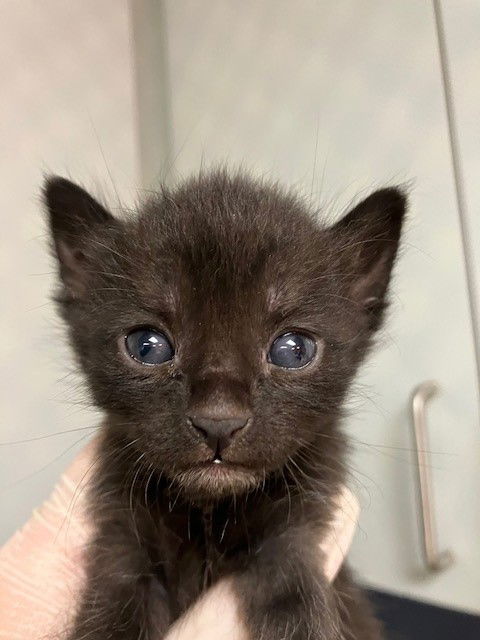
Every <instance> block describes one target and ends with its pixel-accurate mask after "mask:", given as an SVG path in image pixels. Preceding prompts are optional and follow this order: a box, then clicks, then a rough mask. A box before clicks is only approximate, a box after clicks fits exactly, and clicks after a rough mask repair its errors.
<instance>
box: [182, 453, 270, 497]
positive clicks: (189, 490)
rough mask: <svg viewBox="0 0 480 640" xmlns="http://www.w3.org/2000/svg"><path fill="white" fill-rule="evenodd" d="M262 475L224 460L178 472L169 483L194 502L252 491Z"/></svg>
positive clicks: (260, 481) (261, 479) (261, 480)
mask: <svg viewBox="0 0 480 640" xmlns="http://www.w3.org/2000/svg"><path fill="white" fill-rule="evenodd" d="M264 480H265V474H264V473H262V472H260V471H258V470H252V469H247V468H245V467H241V466H239V465H232V464H231V463H228V462H214V461H212V462H208V463H204V464H201V465H198V466H197V467H192V468H190V469H187V470H185V471H180V472H178V473H177V474H176V475H175V477H174V478H173V483H174V484H175V486H178V487H179V488H180V489H181V490H182V492H183V493H184V494H185V495H186V496H187V497H189V498H190V499H192V500H194V501H199V500H201V501H212V500H213V501H217V500H220V499H222V498H225V497H228V496H239V495H242V494H245V493H248V492H249V491H252V490H254V489H255V488H256V487H258V486H259V485H260V484H261V483H262V482H263V481H264Z"/></svg>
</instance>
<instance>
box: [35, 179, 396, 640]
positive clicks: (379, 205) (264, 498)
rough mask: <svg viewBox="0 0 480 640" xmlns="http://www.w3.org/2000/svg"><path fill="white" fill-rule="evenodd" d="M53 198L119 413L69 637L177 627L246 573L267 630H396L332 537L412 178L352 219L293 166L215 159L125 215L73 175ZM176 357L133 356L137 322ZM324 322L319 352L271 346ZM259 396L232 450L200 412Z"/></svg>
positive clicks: (58, 184)
mask: <svg viewBox="0 0 480 640" xmlns="http://www.w3.org/2000/svg"><path fill="white" fill-rule="evenodd" d="M44 198H45V203H46V207H47V210H48V214H49V220H50V227H51V230H52V238H53V246H54V249H55V253H56V256H57V257H58V260H59V272H60V278H61V285H60V288H59V291H58V295H57V300H58V304H59V308H60V311H61V314H62V316H63V318H64V319H65V321H66V322H67V325H68V328H69V332H70V337H71V341H72V344H73V347H74V350H75V353H76V355H77V357H78V360H79V363H80V364H81V367H82V369H83V371H84V373H85V375H86V379H87V382H88V384H89V388H90V390H91V394H92V397H93V399H94V402H95V404H96V405H97V406H98V407H100V408H101V409H102V410H103V411H104V413H105V422H104V425H103V427H102V436H101V437H102V440H101V445H100V447H101V448H100V462H99V465H98V468H97V469H96V472H95V478H94V483H93V485H92V487H91V490H90V498H89V499H90V509H91V513H92V518H93V520H94V522H95V527H96V533H95V539H94V540H93V542H92V544H91V547H90V549H89V554H88V568H87V574H88V582H87V586H86V588H85V591H84V594H83V599H82V602H81V603H80V604H79V607H78V612H77V615H76V619H75V622H74V626H73V629H72V630H71V632H70V635H69V638H70V640H80V639H82V640H100V639H102V640H104V639H105V638H107V637H108V638H110V639H111V640H117V639H118V640H120V639H122V640H139V639H143V640H146V639H149V638H152V639H153V638H154V637H155V638H159V637H162V635H164V634H165V633H166V631H167V629H168V628H169V626H170V625H171V624H172V622H173V621H174V620H175V619H177V618H178V617H179V616H180V615H181V614H182V613H183V612H184V611H185V610H186V609H187V608H188V607H190V606H191V605H192V603H193V602H195V600H196V599H197V598H198V596H199V595H200V593H201V592H202V590H203V589H204V588H206V587H208V585H210V584H212V583H214V582H216V581H217V580H219V579H220V578H222V577H225V576H229V577H230V578H231V579H232V581H233V585H234V588H235V590H236V592H237V594H238V597H239V599H240V606H241V612H242V617H243V620H244V622H245V624H246V626H247V629H248V631H249V633H250V637H251V638H252V640H258V639H262V640H280V638H289V639H290V638H291V639H292V640H293V639H295V640H297V639H298V640H306V639H307V638H310V639H312V640H320V639H327V638H328V640H333V639H346V638H355V639H359V640H374V639H377V638H379V637H380V631H379V628H378V625H377V623H376V621H375V620H374V619H373V618H372V616H371V614H370V613H369V609H368V606H366V604H365V602H364V601H363V598H362V595H361V594H360V592H359V591H358V590H357V589H356V587H354V586H353V583H352V582H351V580H350V578H349V576H348V571H347V569H346V568H344V569H342V571H341V572H340V574H339V576H338V577H337V578H336V580H335V581H334V583H333V584H329V583H328V582H327V580H326V579H325V578H324V577H323V575H322V571H321V562H320V558H319V552H318V550H317V549H318V540H319V539H320V538H321V535H322V532H323V531H324V530H326V528H327V526H328V522H329V520H330V518H331V515H332V509H333V506H332V503H333V499H334V497H335V496H336V495H337V493H338V492H339V490H340V487H341V485H342V483H343V482H344V481H345V464H346V462H345V455H346V441H345V438H344V436H343V434H342V431H341V428H340V424H339V423H340V420H341V417H342V407H343V404H344V400H345V397H346V394H347V392H348V389H349V385H350V383H351V380H352V378H353V377H354V375H355V372H356V371H357V368H358V366H359V365H360V363H361V362H362V360H363V359H364V357H365V355H366V353H367V351H368V349H369V347H370V345H371V342H372V337H373V335H374V333H375V331H376V330H377V329H378V328H379V327H380V325H381V322H382V319H383V316H384V310H385V308H386V303H387V292H388V283H389V279H390V272H391V269H392V266H393V263H394V260H395V257H396V254H397V249H398V245H399V238H400V232H401V226H402V220H403V217H404V212H405V196H404V195H403V193H402V192H401V191H400V190H398V189H396V188H388V189H382V190H380V191H377V192H376V193H374V194H372V195H371V196H369V197H368V198H367V199H366V200H364V201H363V202H361V203H360V204H359V205H358V206H357V207H355V208H354V209H353V210H352V211H351V212H350V213H348V214H347V215H346V216H345V217H344V218H343V219H341V220H340V222H338V223H337V224H335V225H333V226H326V225H325V224H322V223H320V222H318V221H317V220H316V217H315V216H314V215H313V213H312V212H311V211H309V210H307V208H306V206H305V204H304V203H303V202H302V201H301V200H300V199H298V198H297V197H295V196H294V195H292V194H291V193H288V192H286V191H284V190H283V189H281V188H279V187H278V186H276V185H269V184H264V183H262V182H259V181H256V180H253V179H251V178H249V177H248V176H245V175H243V174H235V175H230V174H228V173H227V172H225V171H218V172H213V173H211V174H208V175H202V176H200V177H197V178H195V179H191V180H189V181H187V182H185V183H184V184H182V185H180V186H179V187H177V188H175V189H172V190H170V189H163V190H161V191H159V193H158V194H157V195H154V196H151V197H150V198H149V199H148V200H147V201H146V202H145V203H143V204H142V205H141V206H140V207H139V212H138V214H136V215H131V214H130V215H127V216H125V217H124V218H122V219H118V218H114V217H113V216H112V215H111V214H110V213H109V212H108V211H107V209H106V208H105V207H103V206H102V205H100V204H99V203H98V202H96V201H95V200H94V199H93V198H92V197H91V196H90V195H88V194H87V193H86V192H85V191H83V189H81V188H80V187H78V186H76V185H74V184H72V183H71V182H69V181H67V180H65V179H62V178H57V177H53V178H50V179H48V180H47V182H46V185H45V190H44ZM139 326H148V327H153V328H156V329H158V330H160V331H163V332H164V333H165V334H166V335H167V336H168V337H169V339H170V341H171V343H172V344H173V345H174V348H175V357H174V359H173V360H171V361H169V362H166V363H164V364H162V365H159V366H155V367H147V366H145V365H142V364H140V363H138V362H136V361H134V360H133V359H132V358H130V357H129V356H128V354H127V353H126V351H125V343H124V336H125V335H126V334H127V333H128V331H129V330H131V329H132V328H134V327H139ZM294 330H296V331H302V332H303V333H306V334H307V335H309V336H311V337H313V338H314V339H315V340H316V342H317V355H316V357H315V359H314V360H313V361H312V362H311V364H309V365H308V366H306V367H304V368H301V369H298V370H286V369H282V368H280V367H275V366H274V365H272V364H270V363H269V362H268V360H267V358H266V353H267V352H268V349H269V346H270V344H271V343H272V341H273V340H274V339H275V337H276V336H278V335H279V334H282V333H285V332H287V331H294ZM199 414H201V415H208V416H210V418H212V419H213V420H216V419H220V418H224V417H225V416H238V415H241V416H244V417H246V418H248V422H247V426H246V427H245V428H242V429H241V430H240V431H239V433H238V434H235V437H232V439H231V441H230V444H229V446H228V447H226V448H225V450H224V451H222V464H220V465H218V464H213V462H212V450H211V449H210V448H209V447H208V445H207V443H206V441H205V439H204V438H202V435H201V434H200V433H199V430H198V429H195V428H193V426H192V422H191V420H190V419H189V418H188V416H192V415H199Z"/></svg>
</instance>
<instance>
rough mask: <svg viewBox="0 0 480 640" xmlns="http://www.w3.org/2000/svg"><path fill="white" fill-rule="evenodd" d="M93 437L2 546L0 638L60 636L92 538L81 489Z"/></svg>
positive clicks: (85, 480)
mask: <svg viewBox="0 0 480 640" xmlns="http://www.w3.org/2000/svg"><path fill="white" fill-rule="evenodd" d="M95 451H96V441H95V440H94V441H92V442H91V443H89V444H88V445H87V447H85V449H83V450H82V451H81V453H80V454H79V455H78V456H77V458H76V459H75V460H74V462H73V463H72V465H71V466H70V467H69V469H68V470H67V472H66V473H65V474H64V475H63V476H62V477H61V478H60V480H59V482H58V484H57V485H56V487H55V489H54V490H53V492H52V494H51V496H50V497H49V499H48V500H47V501H46V502H45V503H44V504H43V505H42V506H41V507H40V508H39V509H36V510H35V511H34V512H33V514H32V516H31V518H30V520H29V521H28V522H27V523H26V524H25V525H24V527H23V528H22V529H21V530H19V531H17V532H16V533H15V534H14V535H13V536H12V538H11V539H10V540H9V541H8V542H7V543H6V544H5V545H4V547H3V548H2V549H0V638H8V639H9V640H27V639H28V640H35V639H37V638H38V639H40V638H45V637H49V636H50V635H52V636H58V634H61V633H62V631H63V630H65V629H66V628H67V626H68V625H69V623H70V622H71V619H72V616H73V614H74V613H75V603H76V602H77V601H78V593H79V591H80V590H81V588H82V585H83V584H84V580H85V574H84V562H83V549H84V548H85V546H86V544H87V542H88V540H89V538H90V534H91V531H90V526H89V525H88V521H87V519H86V517H85V494H86V492H85V488H86V486H87V484H88V480H89V477H90V470H91V469H92V468H93V467H94V465H95V459H96V455H95Z"/></svg>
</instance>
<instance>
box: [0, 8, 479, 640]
mask: <svg viewBox="0 0 480 640" xmlns="http://www.w3.org/2000/svg"><path fill="white" fill-rule="evenodd" d="M440 10H441V11H440ZM0 17H1V20H0V77H1V79H2V93H1V97H0V116H1V117H0V132H1V133H0V136H1V137H0V139H1V153H0V162H1V174H0V175H1V177H2V181H3V188H2V190H1V192H0V216H1V220H2V226H3V232H2V237H1V240H0V246H1V251H0V287H1V292H2V296H1V315H0V327H1V329H2V334H3V340H2V342H1V345H0V367H1V371H0V373H1V379H2V385H1V386H0V418H1V427H0V428H1V431H0V503H1V518H0V542H2V541H4V540H6V539H7V538H8V537H9V536H10V535H11V533H12V532H13V531H14V530H15V529H16V528H17V527H18V526H20V525H21V524H22V522H24V520H25V519H26V518H27V517H28V515H29V514H30V512H31V510H32V508H33V507H34V506H35V505H37V504H38V503H39V502H40V501H41V500H42V499H43V498H44V497H46V496H47V495H48V493H49V490H50V488H51V487H52V486H53V483H54V481H55V479H56V478H57V476H58V475H59V473H60V471H61V470H62V469H63V468H64V467H65V465H66V464H67V462H68V460H69V459H70V458H71V457H72V456H73V455H74V453H75V451H76V450H77V449H78V448H79V447H81V446H83V444H84V443H85V442H86V440H87V438H88V437H89V436H90V435H91V433H93V429H90V428H88V429H85V427H94V426H95V425H96V424H97V423H98V419H99V418H98V415H97V414H96V413H95V411H93V410H92V409H91V408H90V407H89V406H88V402H86V399H85V395H84V394H83V392H82V387H81V381H80V380H79V379H78V378H77V377H76V375H75V372H74V371H73V368H72V364H71V360H70V356H69V353H68V350H67V349H66V347H65V345H64V340H63V332H62V329H61V326H60V323H59V321H57V319H56V318H55V313H54V308H53V305H52V303H51V302H50V301H49V297H50V296H51V293H52V290H53V285H54V269H53V264H52V261H51V260H50V258H49V256H48V251H47V246H48V243H47V236H46V229H45V226H44V222H43V216H42V213H41V206H40V191H41V185H42V179H43V176H44V175H45V174H46V173H59V174H61V175H64V176H67V177H71V178H72V179H74V180H76V181H79V182H81V183H82V184H83V185H84V186H86V187H87V188H89V189H90V190H92V191H93V192H94V193H96V194H97V195H100V196H102V197H104V198H106V199H107V201H108V202H110V204H111V205H112V209H113V210H114V209H115V208H116V207H119V203H120V202H122V203H123V204H125V205H127V206H131V205H132V204H133V203H134V202H135V201H136V200H137V199H138V197H139V195H141V193H142V190H143V189H151V188H155V186H156V185H158V184H159V183H160V182H161V181H164V182H165V181H166V182H174V181H175V180H176V179H178V178H181V177H184V176H186V175H188V174H190V173H191V172H196V171H198V169H199V168H200V167H204V168H205V167H208V166H211V165H215V164H218V163H228V164H229V165H232V166H239V165H242V166H244V167H246V168H249V169H251V170H252V171H253V172H254V173H256V174H261V175H265V176H267V177H271V178H272V179H279V180H281V181H282V182H284V183H287V184H289V185H293V186H295V187H296V188H297V189H298V190H299V191H300V192H301V193H303V194H305V195H306V196H307V197H309V198H311V199H312V200H313V202H314V203H315V204H316V205H317V206H318V207H319V209H320V210H323V211H326V212H327V214H328V215H329V216H330V217H331V218H333V217H335V216H339V215H340V214H341V213H342V211H343V210H344V209H345V207H347V206H348V205H349V203H351V201H352V199H354V198H355V197H359V196H364V195H366V193H367V192H368V191H369V190H371V189H374V188H377V187H378V186H379V185H383V184H399V183H400V184H407V185H408V187H409V189H410V191H411V209H410V216H409V221H408V229H407V235H406V240H405V243H404V247H403V252H402V258H401V261H400V263H399V266H398V269H397V273H396V281H395V286H394V288H395V295H394V299H393V307H392V311H391V316H390V322H389V324H388V327H387V329H386V330H385V332H384V333H383V335H382V337H381V339H380V341H379V348H378V350H377V352H376V353H375V355H374V356H373V357H372V358H370V360H369V363H368V366H367V367H366V368H365V370H364V371H363V374H362V378H361V379H360V380H359V382H358V384H357V385H356V387H355V388H354V390H353V392H352V397H351V399H350V409H351V412H350V413H351V415H350V417H349V419H348V420H347V424H346V427H347V429H348V431H349V433H350V434H351V436H352V439H353V442H354V444H355V450H354V453H353V455H352V461H351V469H352V472H351V487H352V489H353V490H354V492H355V493H356V494H357V495H358V497H359V499H360V501H361V504H362V515H361V519H360V524H359V527H358V531H357V535H356V539H355V541H354V545H353V549H352V554H351V562H352V565H353V566H354V568H355V569H356V571H357V573H358V575H359V579H360V581H361V582H362V583H364V584H365V585H366V586H368V587H369V588H371V589H372V597H374V598H375V599H376V602H377V606H378V607H379V610H380V612H381V614H382V615H383V616H385V618H386V619H387V624H388V625H389V628H390V629H391V631H390V633H391V637H397V636H396V635H395V634H399V635H398V637H405V638H417V637H418V638H420V637H421V638H443V637H445V638H453V637H461V638H463V639H465V638H470V637H472V638H473V637H479V636H478V633H479V631H478V627H476V631H473V629H474V626H472V625H474V624H475V616H476V615H478V614H480V544H479V540H480V500H479V499H478V496H479V494H480V429H479V411H478V407H479V395H478V389H479V379H478V360H477V361H476V356H475V354H476V353H477V354H478V353H479V351H480V344H479V330H478V325H477V320H478V318H476V316H475V312H476V308H478V306H479V305H480V278H479V275H480V224H479V222H478V210H479V204H480V180H478V176H479V175H480V153H479V148H480V119H479V117H478V113H479V108H480V82H479V69H480V46H479V36H480V5H479V4H478V2H476V1H475V0H461V1H459V2H457V1H455V2H454V1H453V0H451V1H444V2H442V3H440V2H436V3H432V2H428V1H424V2H420V1H419V0H392V1H391V2H388V3H387V2H383V1H382V0H336V1H335V2H333V1H328V0H317V1H315V0H297V1H296V2H293V1H289V0H243V2H238V1H237V0H209V2H208V3H207V2H202V1H201V0H164V1H161V0H150V1H147V0H131V1H127V0H101V1H98V0H82V2H76V1H74V0H70V1H68V2H65V0H42V2H37V1H36V0H22V2H13V1H8V0H3V2H0ZM442 26H443V28H442ZM439 45H440V47H439ZM441 54H442V55H441ZM446 96H447V99H448V101H449V107H450V109H447V108H446V106H447V105H446V100H445V97H446ZM452 115H453V116H454V121H452ZM449 116H450V119H449ZM452 135H453V140H452ZM426 381H435V382H436V385H437V387H438V392H437V394H436V395H435V397H434V398H432V399H431V400H430V401H429V402H427V404H426V408H425V413H426V418H427V422H426V428H427V429H428V437H429V442H428V443H427V445H428V446H427V445H423V447H420V448H421V449H422V451H423V452H424V453H425V457H424V460H423V461H422V460H421V461H420V465H419V461H418V457H417V452H416V448H417V445H416V441H415V438H414V431H413V426H412V394H413V393H414V390H415V389H416V388H417V387H418V385H421V384H422V383H424V382H426ZM418 399H419V398H418V397H417V400H418ZM420 400H421V397H420ZM417 426H418V425H417ZM420 426H421V425H420ZM61 432H66V433H61ZM19 441H20V442H19ZM419 468H423V469H427V470H428V473H429V474H430V490H431V496H433V498H432V502H431V507H432V508H431V514H430V515H432V514H433V517H434V518H435V520H436V531H433V534H434V535H433V540H434V541H435V543H436V544H437V545H438V550H439V551H440V552H442V551H445V550H448V551H450V552H451V554H452V561H451V562H446V563H445V566H443V565H442V566H440V567H437V568H436V569H435V568H433V569H432V566H430V565H431V564H432V563H431V562H430V565H429V562H428V558H426V556H425V549H424V546H425V544H424V537H423V527H424V520H423V516H422V510H421V502H420V499H419V473H418V471H419ZM426 515H427V516H428V515H429V514H428V513H427V514H426ZM434 551H435V550H434ZM430 560H431V558H430ZM433 564H434V563H433ZM440 564H441V563H440ZM402 625H403V626H402ZM409 625H410V626H409ZM422 625H424V626H422ZM427 629H428V630H427ZM402 634H403V635H402ZM445 634H446V635H445ZM469 634H472V635H469Z"/></svg>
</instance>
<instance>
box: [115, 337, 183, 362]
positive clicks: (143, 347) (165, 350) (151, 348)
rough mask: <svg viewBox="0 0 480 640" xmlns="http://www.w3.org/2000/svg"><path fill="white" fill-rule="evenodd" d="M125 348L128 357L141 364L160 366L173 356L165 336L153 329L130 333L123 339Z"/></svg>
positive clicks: (171, 348)
mask: <svg viewBox="0 0 480 640" xmlns="http://www.w3.org/2000/svg"><path fill="white" fill-rule="evenodd" d="M125 346H126V348H127V351H128V353H129V354H130V356H131V357H132V358H134V359H135V360H138V362H141V363H142V364H148V365H155V364H162V363H163V362H167V361H168V360H171V359H172V358H173V355H174V351H173V347H172V345H171V344H170V341H169V339H168V338H167V336H166V335H165V334H163V333H160V331H155V330H154V329H135V330H134V331H131V332H130V333H129V334H128V335H127V337H126V338H125Z"/></svg>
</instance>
